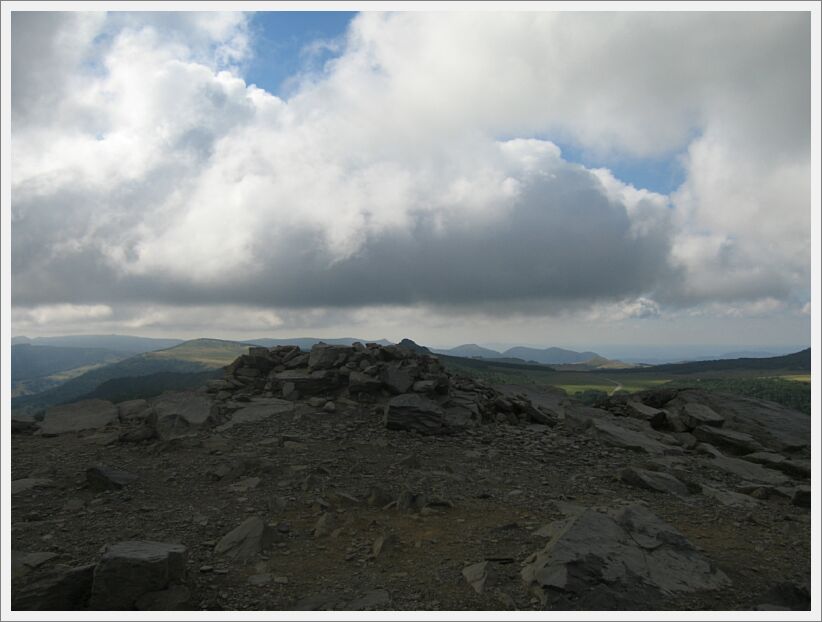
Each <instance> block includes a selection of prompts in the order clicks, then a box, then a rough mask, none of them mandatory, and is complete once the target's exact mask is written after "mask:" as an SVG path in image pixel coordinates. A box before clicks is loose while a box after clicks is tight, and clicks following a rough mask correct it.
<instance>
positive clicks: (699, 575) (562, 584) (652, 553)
mask: <svg viewBox="0 0 822 622" xmlns="http://www.w3.org/2000/svg"><path fill="white" fill-rule="evenodd" d="M521 574H522V579H523V581H524V582H525V583H526V585H527V586H529V587H530V588H531V589H532V591H533V592H534V593H535V594H536V595H537V596H539V597H540V598H541V599H543V602H546V601H547V600H548V599H549V598H550V597H551V596H559V595H563V594H566V593H571V594H575V595H576V596H577V597H579V596H582V595H585V594H586V593H590V592H592V591H597V590H599V589H601V588H602V587H603V586H605V585H607V586H609V587H610V588H613V589H615V590H616V591H617V592H619V591H625V592H628V591H629V590H630V591H632V592H635V591H636V590H641V591H642V592H644V596H645V597H646V598H644V599H642V600H640V601H639V602H637V603H636V605H640V606H635V607H634V608H636V609H639V608H646V607H647V606H648V600H649V599H653V598H654V597H657V598H658V597H660V596H664V595H669V594H675V593H688V592H696V591H700V590H711V589H717V588H722V587H725V586H727V585H728V584H729V583H730V581H729V579H728V577H727V576H726V575H725V574H724V573H723V572H722V571H720V570H717V569H716V568H715V567H714V564H713V563H711V561H710V560H708V559H706V558H705V557H704V556H703V555H702V554H700V553H699V552H698V551H697V549H696V548H695V547H694V546H693V545H692V544H691V543H690V542H689V541H688V540H687V539H686V538H685V536H683V535H682V534H681V533H680V532H678V531H677V530H676V529H674V528H673V527H671V526H670V525H668V524H667V523H665V522H664V521H662V520H661V519H660V518H658V517H657V516H655V515H654V514H653V513H652V512H651V511H650V510H648V509H646V508H645V507H643V506H640V505H631V506H628V507H623V508H619V509H611V510H607V511H604V512H600V511H595V510H592V509H583V510H582V511H581V512H580V513H578V514H577V515H576V516H572V517H571V518H570V519H568V520H567V522H566V523H565V524H564V525H563V526H562V528H561V529H560V530H559V532H558V533H557V534H556V535H555V536H554V537H553V538H552V539H551V541H550V542H549V543H548V544H547V545H546V547H545V548H544V549H543V550H541V551H539V552H537V553H535V554H534V555H532V556H531V557H530V558H529V559H528V560H526V565H525V567H524V568H523V570H522V573H521ZM606 604H607V603H606ZM620 604H622V603H620ZM611 606H612V607H613V605H611ZM603 608H608V607H603ZM620 608H630V607H625V606H621V607H620Z"/></svg>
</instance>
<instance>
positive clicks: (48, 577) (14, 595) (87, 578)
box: [11, 564, 95, 611]
mask: <svg viewBox="0 0 822 622" xmlns="http://www.w3.org/2000/svg"><path fill="white" fill-rule="evenodd" d="M94 568H95V565H94V564H88V565H86V566H77V567H73V568H72V567H70V566H64V565H58V566H54V567H52V568H50V569H49V570H48V571H47V572H46V573H45V574H42V575H39V576H38V578H37V579H36V580H35V581H32V582H30V583H25V584H23V585H20V586H18V587H16V589H12V591H11V607H12V609H15V610H22V611H68V610H77V609H82V608H84V607H85V606H86V604H87V603H88V600H89V597H90V596H91V587H92V582H93V579H94Z"/></svg>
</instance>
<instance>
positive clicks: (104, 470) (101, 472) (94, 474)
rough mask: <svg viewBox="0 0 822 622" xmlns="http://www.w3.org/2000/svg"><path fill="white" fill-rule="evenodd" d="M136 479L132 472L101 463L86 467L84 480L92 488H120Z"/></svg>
mask: <svg viewBox="0 0 822 622" xmlns="http://www.w3.org/2000/svg"><path fill="white" fill-rule="evenodd" d="M137 479H138V478H137V476H136V475H134V474H133V473H129V472H128V471H121V470H120V469H112V468H110V467H107V466H102V465H98V466H94V467H91V468H89V469H86V481H87V482H88V485H89V488H91V489H92V490H100V491H102V490H120V489H121V488H123V487H124V486H127V485H128V484H130V483H131V482H135V481H137Z"/></svg>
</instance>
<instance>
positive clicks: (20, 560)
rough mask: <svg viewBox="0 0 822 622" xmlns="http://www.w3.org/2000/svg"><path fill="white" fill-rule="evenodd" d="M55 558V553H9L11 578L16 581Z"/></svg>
mask: <svg viewBox="0 0 822 622" xmlns="http://www.w3.org/2000/svg"><path fill="white" fill-rule="evenodd" d="M55 557H57V553H52V552H50V551H42V552H36V553H23V552H21V551H12V552H11V578H12V579H17V578H18V577H22V576H25V575H27V574H28V573H29V572H31V571H32V570H34V569H35V568H39V567H40V566H42V565H43V564H45V563H46V562H49V561H51V560H53V559H54V558H55Z"/></svg>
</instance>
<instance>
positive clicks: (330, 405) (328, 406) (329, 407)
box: [323, 401, 337, 413]
mask: <svg viewBox="0 0 822 622" xmlns="http://www.w3.org/2000/svg"><path fill="white" fill-rule="evenodd" d="M323 410H324V411H325V412H327V413H333V412H337V405H336V404H334V402H331V401H328V402H326V403H325V404H324V405H323Z"/></svg>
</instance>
